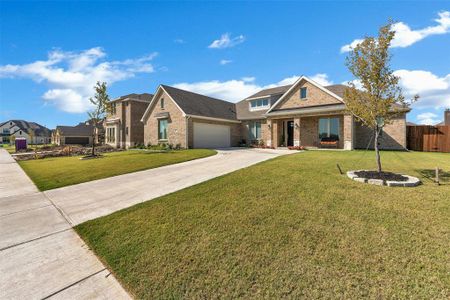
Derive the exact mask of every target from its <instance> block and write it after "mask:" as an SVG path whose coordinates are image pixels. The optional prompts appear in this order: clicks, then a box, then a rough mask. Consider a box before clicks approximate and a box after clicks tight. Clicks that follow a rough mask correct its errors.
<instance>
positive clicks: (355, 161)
mask: <svg viewBox="0 0 450 300" xmlns="http://www.w3.org/2000/svg"><path fill="white" fill-rule="evenodd" d="M382 162H383V164H384V166H385V168H386V170H391V171H397V172H404V173H406V174H410V175H414V176H419V177H420V178H421V179H422V180H423V182H424V184H423V185H422V186H419V187H416V188H389V187H380V186H373V185H368V184H362V183H358V182H355V181H352V180H350V179H348V178H347V177H346V176H345V175H340V174H339V172H338V169H337V167H336V163H339V164H340V165H341V167H342V168H343V169H344V170H350V169H362V168H374V167H375V164H374V154H373V152H361V151H354V152H331V151H309V152H304V153H298V154H294V155H289V156H284V157H279V158H276V159H273V160H270V161H266V162H263V163H260V164H258V165H255V166H252V167H249V168H246V169H243V170H239V171H236V172H234V173H231V174H228V175H225V176H222V177H220V178H216V179H213V180H210V181H208V182H205V183H202V184H199V185H196V186H193V187H190V188H187V189H184V190H181V191H179V192H176V193H172V194H169V195H167V196H163V197H160V198H158V199H155V200H153V201H149V202H146V203H142V204H139V205H136V206H133V207H131V208H128V209H125V210H122V211H119V212H117V213H114V214H112V215H109V216H106V217H102V218H99V219H96V220H92V221H89V222H86V223H83V224H81V225H79V226H77V227H76V230H77V232H78V233H79V234H80V235H81V236H82V238H83V239H84V240H85V241H86V242H87V244H88V245H89V246H90V247H91V248H92V249H93V250H94V251H95V253H96V254H97V255H98V256H99V257H100V259H101V260H102V261H103V262H104V263H105V264H106V265H107V266H108V268H109V269H110V270H111V271H112V272H113V273H114V274H115V275H116V276H117V278H118V279H119V281H120V282H121V283H122V284H123V285H124V287H125V288H126V289H127V290H128V291H129V292H130V293H131V294H133V295H134V296H135V297H136V298H139V299H141V298H146V299H159V298H163V299H166V298H194V299H202V298H230V299H231V298H247V299H249V298H250V299H251V298H268V299H279V298H294V299H295V298H327V299H334V298H346V299H360V298H372V299H374V298H376V299H386V298H388V299H389V298H416V299H448V298H449V297H450V176H449V175H450V173H449V172H450V155H449V154H441V153H417V152H416V153H413V152H411V153H406V152H383V153H382ZM436 166H439V167H440V168H442V169H443V170H444V171H445V172H446V173H443V178H442V179H443V180H444V182H443V184H442V185H441V186H437V185H435V184H434V183H433V182H432V180H431V179H430V178H428V177H426V176H429V174H431V172H432V170H433V169H434V168H435V167H436Z"/></svg>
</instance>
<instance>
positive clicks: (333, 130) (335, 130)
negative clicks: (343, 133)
mask: <svg viewBox="0 0 450 300" xmlns="http://www.w3.org/2000/svg"><path fill="white" fill-rule="evenodd" d="M323 138H326V139H333V140H339V118H320V119H319V139H323Z"/></svg>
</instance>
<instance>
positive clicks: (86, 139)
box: [52, 121, 94, 146]
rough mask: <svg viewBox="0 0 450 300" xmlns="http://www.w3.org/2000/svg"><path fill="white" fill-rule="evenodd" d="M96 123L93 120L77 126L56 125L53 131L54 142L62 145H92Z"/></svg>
mask: <svg viewBox="0 0 450 300" xmlns="http://www.w3.org/2000/svg"><path fill="white" fill-rule="evenodd" d="M93 134H94V125H92V124H91V122H89V121H87V122H81V123H79V124H78V125H75V126H61V125H58V126H56V129H55V130H53V132H52V144H56V145H59V146H62V145H83V146H88V145H92V139H93Z"/></svg>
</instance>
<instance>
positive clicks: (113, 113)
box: [111, 102, 116, 115]
mask: <svg viewBox="0 0 450 300" xmlns="http://www.w3.org/2000/svg"><path fill="white" fill-rule="evenodd" d="M111 114H112V115H115V114H116V102H113V103H111Z"/></svg>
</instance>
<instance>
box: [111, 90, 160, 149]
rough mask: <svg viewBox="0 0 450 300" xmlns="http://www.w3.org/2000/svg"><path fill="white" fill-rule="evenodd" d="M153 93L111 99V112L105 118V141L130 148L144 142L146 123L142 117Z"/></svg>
mask: <svg viewBox="0 0 450 300" xmlns="http://www.w3.org/2000/svg"><path fill="white" fill-rule="evenodd" d="M152 97H153V95H151V94H145V93H144V94H130V95H125V96H122V97H119V98H117V99H114V100H112V101H111V113H110V114H108V116H107V117H106V120H105V125H104V126H105V129H106V134H105V143H106V144H108V145H111V146H113V147H120V148H129V147H132V146H134V145H137V144H143V143H144V124H143V123H142V122H141V117H142V115H143V114H144V112H145V110H146V109H147V107H148V105H149V104H150V101H151V100H152Z"/></svg>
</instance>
